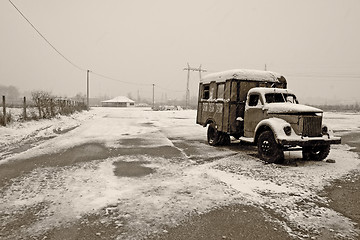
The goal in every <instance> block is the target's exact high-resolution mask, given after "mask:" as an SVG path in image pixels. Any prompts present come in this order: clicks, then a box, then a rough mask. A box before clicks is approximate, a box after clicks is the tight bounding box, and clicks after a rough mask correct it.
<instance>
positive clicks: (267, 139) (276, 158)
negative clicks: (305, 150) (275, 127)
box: [257, 131, 284, 163]
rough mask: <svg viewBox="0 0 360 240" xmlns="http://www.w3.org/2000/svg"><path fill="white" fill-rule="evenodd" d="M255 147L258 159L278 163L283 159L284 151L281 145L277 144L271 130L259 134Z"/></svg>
mask: <svg viewBox="0 0 360 240" xmlns="http://www.w3.org/2000/svg"><path fill="white" fill-rule="evenodd" d="M257 147H258V153H259V156H260V159H262V160H264V161H266V162H268V163H279V162H281V161H282V160H283V159H284V152H283V150H282V149H281V146H279V145H278V144H277V142H276V140H275V138H274V134H273V133H272V132H271V131H265V132H262V133H261V134H260V136H259V139H258V142H257Z"/></svg>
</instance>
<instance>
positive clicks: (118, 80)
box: [9, 0, 206, 92]
mask: <svg viewBox="0 0 360 240" xmlns="http://www.w3.org/2000/svg"><path fill="white" fill-rule="evenodd" d="M9 2H10V4H11V5H12V6H13V7H14V8H15V9H16V11H17V12H18V13H19V14H20V15H21V16H22V17H23V18H24V19H25V20H26V21H27V22H28V23H29V24H30V26H31V27H32V28H33V29H34V30H35V31H36V32H37V33H38V34H39V36H40V37H41V38H42V39H43V40H44V41H45V42H46V43H47V44H48V45H49V46H50V47H51V48H52V49H53V50H54V51H55V52H57V53H58V54H59V55H60V56H61V57H62V58H63V59H65V60H66V61H67V62H68V63H70V64H71V65H73V66H74V67H75V68H77V69H79V70H81V71H85V72H87V81H89V80H88V78H89V72H90V73H92V74H94V75H97V76H99V77H102V78H105V79H109V80H112V81H117V82H121V83H125V84H131V85H138V86H156V87H158V88H160V89H163V90H165V91H171V92H184V91H174V90H170V89H166V88H163V87H160V86H158V85H155V84H146V83H139V82H137V83H134V82H127V81H123V80H120V79H117V78H114V77H109V76H106V75H104V74H101V73H97V72H94V71H90V70H88V69H85V68H82V67H80V66H78V65H77V64H75V63H74V62H72V61H71V60H70V59H69V58H67V57H66V56H65V55H64V54H62V53H61V52H60V51H59V50H58V49H57V48H56V47H55V46H54V45H53V44H52V43H51V42H50V41H49V40H47V38H46V37H45V36H44V35H43V34H42V33H41V32H40V31H39V30H38V29H37V28H36V27H35V25H34V24H32V23H31V22H30V20H29V19H28V18H27V17H26V16H25V15H24V14H23V13H22V12H21V10H20V9H19V8H18V7H17V6H16V5H15V4H14V3H13V2H12V1H11V0H9ZM190 70H191V71H199V70H198V69H195V68H194V69H189V71H190ZM201 71H203V72H205V71H206V70H201V66H200V71H199V72H200V73H201Z"/></svg>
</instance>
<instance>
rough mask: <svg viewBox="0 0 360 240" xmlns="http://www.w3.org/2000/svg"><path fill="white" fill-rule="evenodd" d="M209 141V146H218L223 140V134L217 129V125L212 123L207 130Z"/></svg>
mask: <svg viewBox="0 0 360 240" xmlns="http://www.w3.org/2000/svg"><path fill="white" fill-rule="evenodd" d="M207 140H208V143H209V145H211V146H216V145H218V144H219V143H220V140H221V132H219V131H218V130H217V128H216V124H215V123H210V124H209V127H208V130H207Z"/></svg>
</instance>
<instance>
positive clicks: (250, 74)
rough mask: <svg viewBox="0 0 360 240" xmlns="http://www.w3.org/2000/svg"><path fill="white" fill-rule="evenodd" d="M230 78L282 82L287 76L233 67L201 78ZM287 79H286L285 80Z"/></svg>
mask: <svg viewBox="0 0 360 240" xmlns="http://www.w3.org/2000/svg"><path fill="white" fill-rule="evenodd" d="M228 79H239V80H249V81H266V82H282V81H283V80H282V79H284V80H285V78H284V77H283V76H281V75H280V74H278V73H275V72H270V71H260V70H249V69H233V70H228V71H223V72H217V73H212V74H209V75H206V76H205V77H204V78H202V79H201V82H202V83H210V82H213V81H215V82H224V81H226V80H228ZM285 81H286V80H285Z"/></svg>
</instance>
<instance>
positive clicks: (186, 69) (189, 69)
mask: <svg viewBox="0 0 360 240" xmlns="http://www.w3.org/2000/svg"><path fill="white" fill-rule="evenodd" d="M184 71H188V74H187V82H186V97H185V108H186V109H187V108H188V105H189V100H190V89H189V80H190V71H193V72H199V78H200V79H199V80H201V72H206V70H205V69H201V64H200V66H199V68H192V67H190V65H189V63H187V67H186V68H184Z"/></svg>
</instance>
